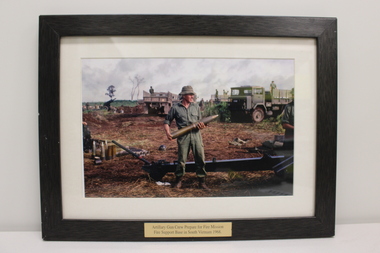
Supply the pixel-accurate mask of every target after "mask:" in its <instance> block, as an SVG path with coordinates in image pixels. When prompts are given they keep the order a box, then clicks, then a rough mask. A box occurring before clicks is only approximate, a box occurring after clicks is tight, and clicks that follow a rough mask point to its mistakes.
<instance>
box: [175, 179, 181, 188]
mask: <svg viewBox="0 0 380 253" xmlns="http://www.w3.org/2000/svg"><path fill="white" fill-rule="evenodd" d="M182 182H183V177H176V178H175V184H174V187H175V188H177V189H181V188H182Z"/></svg>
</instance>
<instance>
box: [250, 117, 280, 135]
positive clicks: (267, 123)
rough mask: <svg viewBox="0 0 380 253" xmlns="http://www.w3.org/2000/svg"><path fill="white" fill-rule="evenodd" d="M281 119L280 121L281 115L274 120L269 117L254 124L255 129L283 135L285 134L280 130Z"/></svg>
mask: <svg viewBox="0 0 380 253" xmlns="http://www.w3.org/2000/svg"><path fill="white" fill-rule="evenodd" d="M281 119H282V114H280V115H278V116H277V117H276V118H274V117H270V118H267V119H264V120H263V121H262V122H260V123H255V128H257V129H264V130H271V131H273V132H276V133H279V134H283V133H285V129H284V128H282V121H281Z"/></svg>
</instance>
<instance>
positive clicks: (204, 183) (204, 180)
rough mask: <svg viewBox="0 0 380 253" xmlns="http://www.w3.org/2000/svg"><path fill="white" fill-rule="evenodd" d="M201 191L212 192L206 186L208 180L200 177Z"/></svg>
mask: <svg viewBox="0 0 380 253" xmlns="http://www.w3.org/2000/svg"><path fill="white" fill-rule="evenodd" d="M198 182H199V186H198V187H199V189H203V190H207V191H210V190H211V189H210V188H208V187H207V185H206V179H205V178H204V177H198Z"/></svg>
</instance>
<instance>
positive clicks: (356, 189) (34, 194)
mask: <svg viewBox="0 0 380 253" xmlns="http://www.w3.org/2000/svg"><path fill="white" fill-rule="evenodd" d="M379 8H380V2H379V1H375V0H361V1H358V0H355V1H354V0H351V1H346V0H337V1H334V0H328V1H327V0H312V1H311V0H309V1H307V0H306V1H305V0H290V1H283V0H267V1H257V0H251V1H246V0H233V1H232V0H191V1H180V0H166V1H159V0H136V1H134V0H109V1H100V0H65V1H51V0H35V1H27V0H19V1H13V0H1V1H0V32H1V33H0V34H1V37H0V85H1V91H2V93H1V95H0V96H1V99H0V105H1V106H0V115H1V117H0V118H1V124H0V140H1V145H0V154H1V155H0V158H1V159H0V172H1V173H0V231H13V230H15V231H24V230H40V207H39V205H40V203H39V175H38V171H39V162H38V110H37V103H38V90H37V89H38V88H37V83H38V78H37V70H38V16H39V15H45V14H227V15H228V14H229V15H270V16H314V17H316V16H320V17H337V18H338V57H339V58H338V64H339V103H338V105H339V116H338V131H339V132H338V181H337V223H340V224H342V223H366V222H380V212H379V210H380V198H379V193H380V184H379V183H378V180H379V178H380V170H379V167H380V166H379V164H378V160H377V156H378V154H377V146H378V140H379V137H378V136H379V134H378V131H377V130H378V128H377V127H378V124H379V123H380V118H379V112H377V109H378V104H377V103H376V102H377V101H378V99H379V98H378V96H379V95H380V85H379V84H378V83H377V82H378V72H379V70H378V69H379V64H378V59H379V58H380V49H379V48H378V47H377V46H378V45H380V33H379V28H378V26H379V24H380V16H379V15H378V9H379Z"/></svg>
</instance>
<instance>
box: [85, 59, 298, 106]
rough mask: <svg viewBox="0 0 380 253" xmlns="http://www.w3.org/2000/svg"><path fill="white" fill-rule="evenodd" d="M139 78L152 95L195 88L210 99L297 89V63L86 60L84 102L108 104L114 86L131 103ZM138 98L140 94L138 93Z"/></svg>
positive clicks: (240, 60) (118, 93) (231, 60)
mask: <svg viewBox="0 0 380 253" xmlns="http://www.w3.org/2000/svg"><path fill="white" fill-rule="evenodd" d="M136 75H139V76H140V77H142V78H144V83H142V84H141V87H140V96H139V99H141V98H142V91H143V90H145V91H148V90H149V87H150V86H153V88H154V89H155V91H162V92H167V91H170V92H172V93H177V94H178V93H179V92H180V91H181V88H182V86H185V85H192V86H193V88H194V90H195V92H196V93H197V94H198V96H199V97H200V98H204V99H205V100H208V99H210V97H211V95H212V94H215V90H216V89H218V90H219V94H221V92H222V90H226V91H227V90H230V88H231V87H234V86H242V85H250V86H256V85H257V86H264V87H265V88H267V89H268V88H269V84H270V82H271V81H275V83H276V84H277V87H278V88H282V89H290V88H292V87H294V61H293V60H282V59H281V60H276V59H174V58H173V59H161V58H160V59H83V60H82V80H83V101H85V102H95V101H106V100H108V99H109V98H108V96H106V95H105V93H106V92H107V88H108V86H110V85H114V86H115V89H116V92H115V96H116V97H117V99H121V100H129V99H131V90H132V82H131V81H130V78H132V79H133V78H134V77H135V76H136ZM136 94H137V92H136Z"/></svg>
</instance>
